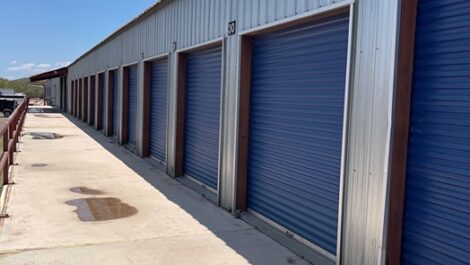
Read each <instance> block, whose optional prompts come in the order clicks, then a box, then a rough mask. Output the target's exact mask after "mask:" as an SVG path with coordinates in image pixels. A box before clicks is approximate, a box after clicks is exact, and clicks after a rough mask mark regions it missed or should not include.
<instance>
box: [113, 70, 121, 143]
mask: <svg viewBox="0 0 470 265" xmlns="http://www.w3.org/2000/svg"><path fill="white" fill-rule="evenodd" d="M113 80H114V82H113V91H114V92H113V137H115V138H117V137H118V130H119V93H120V92H119V83H118V82H119V73H118V71H117V70H115V71H114V74H113Z"/></svg>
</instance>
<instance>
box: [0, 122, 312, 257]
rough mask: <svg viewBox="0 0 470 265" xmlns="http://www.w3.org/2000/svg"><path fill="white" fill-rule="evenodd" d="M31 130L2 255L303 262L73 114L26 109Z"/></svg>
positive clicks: (1, 238)
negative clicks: (36, 111) (37, 112)
mask: <svg viewBox="0 0 470 265" xmlns="http://www.w3.org/2000/svg"><path fill="white" fill-rule="evenodd" d="M37 132H48V133H56V134H58V136H63V137H62V138H58V139H48V138H51V137H52V136H54V135H51V134H35V133H37ZM25 133H26V135H25V136H24V137H23V138H22V144H21V147H20V150H21V152H20V153H18V155H17V162H18V164H19V165H17V166H14V167H13V180H14V181H15V182H16V185H13V186H11V189H10V191H9V195H8V196H9V197H8V204H7V213H8V214H9V215H10V216H11V217H10V218H8V219H5V220H4V222H3V224H2V225H1V227H0V264H8V265H15V264H41V265H43V264H60V265H66V264H80V265H83V264H86V265H88V264H100V265H104V264H112V265H119V264H178V265H181V264H191V265H194V264H204V265H207V264H267V265H274V264H307V262H305V261H304V260H302V259H300V258H299V257H298V256H296V255H295V254H293V253H292V252H290V251H289V250H287V249H286V248H284V247H282V246H281V245H279V244H278V243H276V242H275V241H273V240H272V239H270V238H268V237H267V236H265V235H264V234H262V233H260V232H258V231H257V230H255V229H254V228H253V227H251V226H249V225H248V224H246V223H244V222H243V221H241V220H239V219H235V218H234V217H232V216H231V215H230V214H229V213H227V212H225V211H224V210H223V209H221V208H218V207H216V206H215V205H213V204H212V203H210V202H209V201H207V200H206V199H204V198H203V197H202V196H201V195H199V194H198V193H195V192H193V191H192V190H190V189H188V188H187V187H186V186H183V185H182V184H180V183H179V182H177V181H175V180H174V179H171V178H170V177H168V176H166V175H165V174H164V173H162V171H161V170H159V169H158V166H157V165H155V164H152V163H149V161H148V160H142V159H139V158H137V157H136V156H135V155H133V154H132V153H131V152H129V151H127V150H126V149H124V148H122V147H119V146H117V145H116V144H114V143H112V142H111V140H110V139H109V138H106V137H105V136H103V135H102V134H101V133H99V132H96V131H94V130H93V129H91V128H89V127H87V126H85V125H84V124H82V123H81V122H78V121H77V120H76V119H74V118H70V117H68V116H66V117H64V115H62V114H59V113H39V114H34V113H29V114H28V116H27V118H26V124H25Z"/></svg>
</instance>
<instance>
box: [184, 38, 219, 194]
mask: <svg viewBox="0 0 470 265" xmlns="http://www.w3.org/2000/svg"><path fill="white" fill-rule="evenodd" d="M221 72H222V49H221V48H220V47H217V48H214V49H210V50H206V51H202V52H196V53H190V54H188V59H187V74H186V112H185V132H184V134H185V137H184V172H185V174H186V175H189V176H191V177H193V178H195V179H196V180H198V181H201V182H202V183H204V184H206V185H208V186H209V187H211V188H213V189H217V178H218V162H219V123H220V122H219V118H220V93H221V88H220V85H221Z"/></svg>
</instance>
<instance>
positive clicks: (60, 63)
mask: <svg viewBox="0 0 470 265" xmlns="http://www.w3.org/2000/svg"><path fill="white" fill-rule="evenodd" d="M70 63H71V62H57V63H55V66H57V67H66V66H69V65H70Z"/></svg>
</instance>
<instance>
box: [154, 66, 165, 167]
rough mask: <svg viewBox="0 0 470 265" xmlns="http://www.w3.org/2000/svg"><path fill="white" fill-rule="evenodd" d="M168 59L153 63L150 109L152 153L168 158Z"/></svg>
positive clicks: (155, 155) (163, 159) (156, 156)
mask: <svg viewBox="0 0 470 265" xmlns="http://www.w3.org/2000/svg"><path fill="white" fill-rule="evenodd" d="M167 79H168V61H167V60H162V61H158V62H154V63H152V79H151V109H150V155H151V156H153V157H155V158H157V159H158V160H160V161H162V162H165V160H166V126H167V90H168V80H167Z"/></svg>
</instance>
